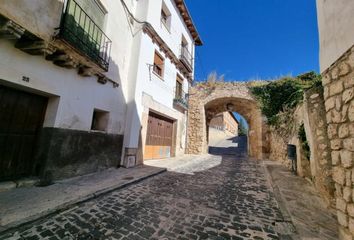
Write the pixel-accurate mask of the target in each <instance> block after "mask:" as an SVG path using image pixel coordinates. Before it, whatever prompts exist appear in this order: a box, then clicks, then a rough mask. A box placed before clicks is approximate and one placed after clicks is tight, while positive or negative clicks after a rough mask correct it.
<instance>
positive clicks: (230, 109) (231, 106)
mask: <svg viewBox="0 0 354 240" xmlns="http://www.w3.org/2000/svg"><path fill="white" fill-rule="evenodd" d="M226 109H227V110H228V111H230V112H232V111H234V105H233V104H232V103H228V104H226Z"/></svg>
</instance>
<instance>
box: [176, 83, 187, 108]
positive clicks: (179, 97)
mask: <svg viewBox="0 0 354 240" xmlns="http://www.w3.org/2000/svg"><path fill="white" fill-rule="evenodd" d="M173 103H174V104H175V105H178V106H180V107H182V108H184V109H188V94H187V93H185V92H184V91H183V90H182V89H181V88H179V87H176V90H175V98H174V99H173Z"/></svg>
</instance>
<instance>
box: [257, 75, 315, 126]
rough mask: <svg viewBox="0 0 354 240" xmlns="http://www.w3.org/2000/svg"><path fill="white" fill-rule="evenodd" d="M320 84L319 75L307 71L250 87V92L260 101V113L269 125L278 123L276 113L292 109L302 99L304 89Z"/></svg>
mask: <svg viewBox="0 0 354 240" xmlns="http://www.w3.org/2000/svg"><path fill="white" fill-rule="evenodd" d="M320 84H321V76H320V75H318V74H317V73H315V72H308V73H305V74H302V75H299V76H298V77H284V78H281V79H278V80H275V81H269V82H268V83H266V84H263V85H258V86H252V87H250V90H251V93H252V94H253V95H254V96H255V98H256V99H257V101H258V102H259V103H260V107H261V110H262V113H263V114H264V115H265V116H266V117H267V119H268V123H269V124H270V125H276V124H277V123H278V120H279V117H278V114H279V113H281V112H285V111H286V110H291V109H294V108H295V107H296V106H297V105H298V104H299V103H301V102H302V100H303V94H304V91H305V90H306V89H309V88H312V87H314V86H319V85H320Z"/></svg>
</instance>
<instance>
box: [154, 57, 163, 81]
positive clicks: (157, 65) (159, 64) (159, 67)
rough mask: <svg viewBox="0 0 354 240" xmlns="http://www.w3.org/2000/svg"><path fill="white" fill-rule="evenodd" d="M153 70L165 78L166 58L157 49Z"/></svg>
mask: <svg viewBox="0 0 354 240" xmlns="http://www.w3.org/2000/svg"><path fill="white" fill-rule="evenodd" d="M153 71H154V73H156V74H157V75H159V76H160V77H162V78H163V72H164V59H163V57H161V55H160V54H158V53H157V52H156V51H155V56H154V68H153Z"/></svg>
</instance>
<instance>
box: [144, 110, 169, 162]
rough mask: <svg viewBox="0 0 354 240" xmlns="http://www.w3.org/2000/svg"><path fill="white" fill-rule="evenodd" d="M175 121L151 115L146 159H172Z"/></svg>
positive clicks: (147, 135)
mask: <svg viewBox="0 0 354 240" xmlns="http://www.w3.org/2000/svg"><path fill="white" fill-rule="evenodd" d="M172 140H173V120H170V119H168V118H165V117H163V116H160V115H158V114H155V113H149V118H148V126H147V133H146V144H145V152H144V159H146V160H147V159H161V158H169V157H171V151H172Z"/></svg>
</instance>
